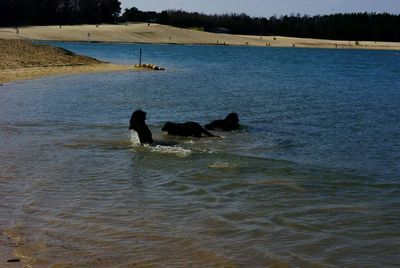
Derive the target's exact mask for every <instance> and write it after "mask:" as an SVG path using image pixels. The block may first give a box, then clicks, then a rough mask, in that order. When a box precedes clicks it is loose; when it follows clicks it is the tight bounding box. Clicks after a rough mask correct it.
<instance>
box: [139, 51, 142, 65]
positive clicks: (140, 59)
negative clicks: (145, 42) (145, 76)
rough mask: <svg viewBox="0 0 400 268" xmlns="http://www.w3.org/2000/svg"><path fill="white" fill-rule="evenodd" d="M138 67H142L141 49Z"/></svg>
mask: <svg viewBox="0 0 400 268" xmlns="http://www.w3.org/2000/svg"><path fill="white" fill-rule="evenodd" d="M139 66H142V48H140V50H139Z"/></svg>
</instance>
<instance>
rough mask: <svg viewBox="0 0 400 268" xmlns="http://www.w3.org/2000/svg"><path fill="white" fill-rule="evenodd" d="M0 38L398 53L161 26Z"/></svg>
mask: <svg viewBox="0 0 400 268" xmlns="http://www.w3.org/2000/svg"><path fill="white" fill-rule="evenodd" d="M0 38H4V39H15V38H18V39H30V40H48V41H91V42H93V41H94V42H120V43H150V44H201V45H244V46H246V45H248V46H271V47H308V48H338V49H385V50H400V43H398V42H374V41H357V40H323V39H311V38H293V37H283V36H249V35H233V34H217V33H209V32H203V31H197V30H190V29H183V28H176V27H172V26H167V25H160V24H153V23H151V24H147V23H131V24H120V25H99V27H96V25H75V26H61V28H60V26H56V25H54V26H32V27H23V28H19V29H18V31H17V30H16V29H14V28H0Z"/></svg>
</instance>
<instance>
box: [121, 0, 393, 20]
mask: <svg viewBox="0 0 400 268" xmlns="http://www.w3.org/2000/svg"><path fill="white" fill-rule="evenodd" d="M120 2H121V4H122V5H121V6H122V9H123V10H124V9H125V8H129V7H132V6H134V7H137V8H138V9H140V10H143V11H150V10H152V11H158V12H159V11H163V10H167V9H182V10H185V11H197V12H202V13H206V14H223V13H232V12H234V13H246V14H248V15H250V16H257V17H270V16H273V15H277V16H280V15H290V14H291V13H295V14H297V13H300V14H302V15H304V14H307V15H317V14H321V15H323V14H332V13H348V12H365V11H367V12H377V13H381V12H388V13H392V14H399V13H400V0H120Z"/></svg>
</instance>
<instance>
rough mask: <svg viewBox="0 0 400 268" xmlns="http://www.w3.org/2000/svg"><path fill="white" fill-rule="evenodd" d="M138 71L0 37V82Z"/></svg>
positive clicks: (48, 47)
mask: <svg viewBox="0 0 400 268" xmlns="http://www.w3.org/2000/svg"><path fill="white" fill-rule="evenodd" d="M133 70H140V68H136V67H133V66H129V65H119V64H112V63H106V62H101V61H98V60H97V59H94V58H90V57H87V56H82V55H77V54H75V53H72V52H70V51H67V50H65V49H62V48H57V47H53V46H47V45H38V44H32V43H30V42H27V41H24V40H4V39H0V84H3V83H8V82H14V81H19V80H26V79H33V78H39V77H45V76H49V75H69V74H78V73H89V72H114V71H133Z"/></svg>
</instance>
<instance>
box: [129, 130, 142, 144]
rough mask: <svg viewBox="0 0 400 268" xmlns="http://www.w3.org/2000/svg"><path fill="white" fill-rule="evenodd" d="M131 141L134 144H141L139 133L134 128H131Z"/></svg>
mask: <svg viewBox="0 0 400 268" xmlns="http://www.w3.org/2000/svg"><path fill="white" fill-rule="evenodd" d="M131 142H132V145H134V146H138V145H140V140H139V135H138V134H137V132H136V131H134V130H131Z"/></svg>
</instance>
